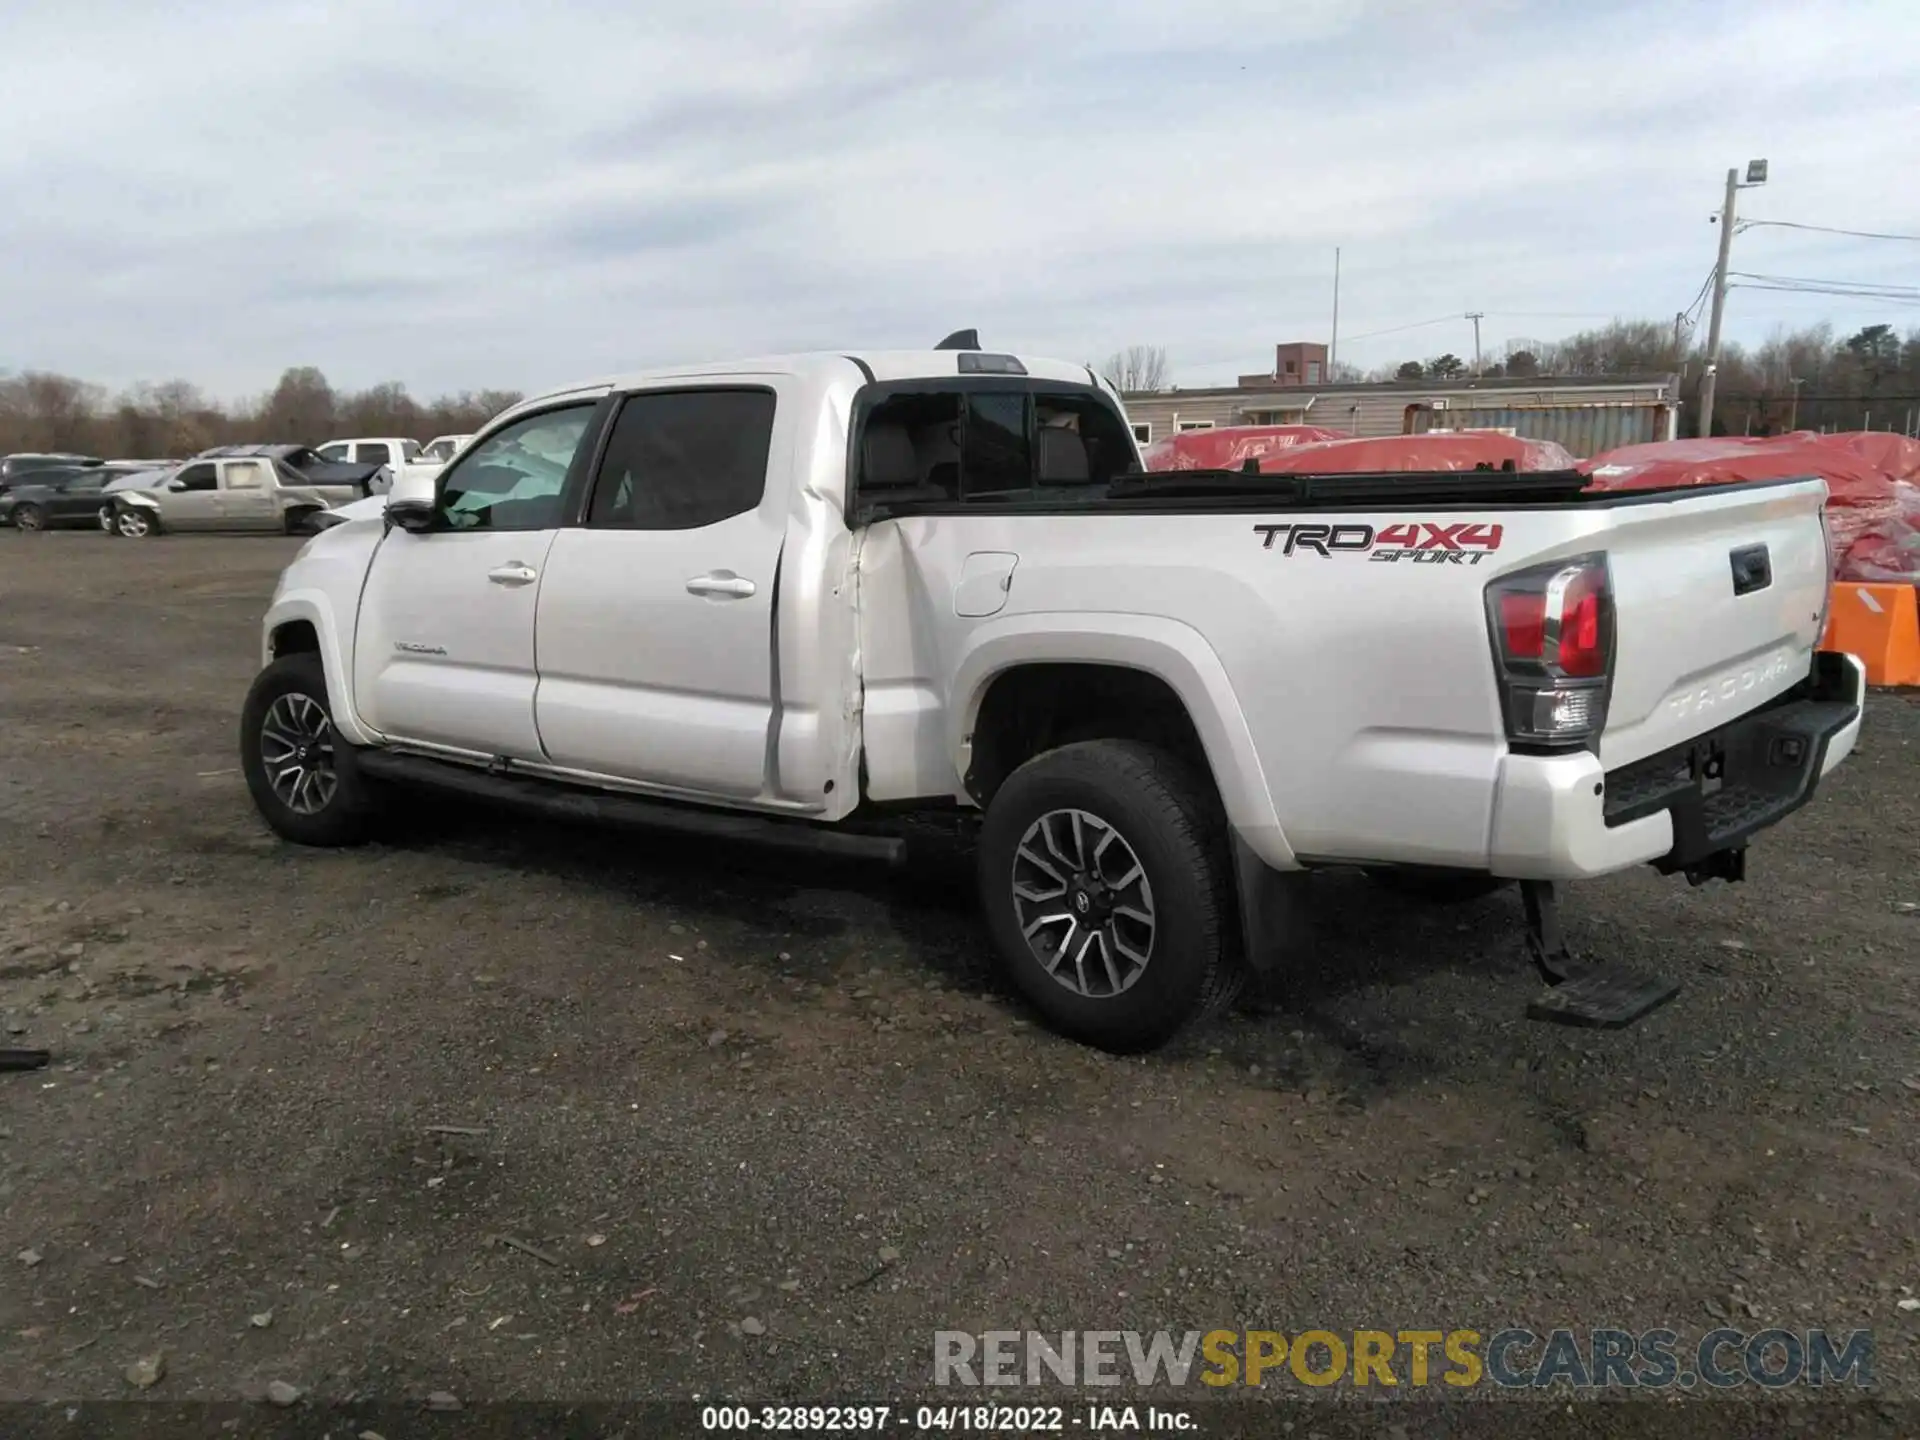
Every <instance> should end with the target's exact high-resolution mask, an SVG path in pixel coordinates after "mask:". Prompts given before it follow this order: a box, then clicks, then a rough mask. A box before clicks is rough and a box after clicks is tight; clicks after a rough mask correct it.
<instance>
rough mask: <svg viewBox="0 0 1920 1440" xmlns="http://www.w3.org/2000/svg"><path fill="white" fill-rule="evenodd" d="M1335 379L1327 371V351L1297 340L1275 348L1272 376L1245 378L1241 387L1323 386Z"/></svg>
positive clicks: (1318, 346) (1245, 376) (1243, 376)
mask: <svg viewBox="0 0 1920 1440" xmlns="http://www.w3.org/2000/svg"><path fill="white" fill-rule="evenodd" d="M1332 378H1333V372H1332V370H1330V369H1329V368H1328V367H1327V347H1326V346H1324V345H1315V344H1314V343H1312V342H1311V341H1306V340H1296V341H1294V342H1293V343H1292V344H1290V345H1276V346H1274V347H1273V374H1271V375H1242V376H1241V377H1240V383H1241V384H1242V385H1244V386H1247V387H1248V388H1250V389H1251V388H1257V387H1260V386H1273V385H1324V384H1325V383H1326V382H1327V381H1329V380H1331V379H1332Z"/></svg>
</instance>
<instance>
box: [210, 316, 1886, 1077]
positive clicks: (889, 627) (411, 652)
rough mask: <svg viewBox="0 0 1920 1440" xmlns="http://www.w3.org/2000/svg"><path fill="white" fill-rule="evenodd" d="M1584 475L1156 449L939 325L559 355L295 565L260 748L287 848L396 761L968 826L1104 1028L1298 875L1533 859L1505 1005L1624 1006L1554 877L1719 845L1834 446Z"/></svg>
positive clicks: (1580, 1012) (1771, 793)
mask: <svg viewBox="0 0 1920 1440" xmlns="http://www.w3.org/2000/svg"><path fill="white" fill-rule="evenodd" d="M1580 484H1581V482H1580V478H1579V477H1578V476H1568V475H1559V474H1554V475H1528V474H1511V473H1507V474H1488V473H1481V474H1448V475H1393V476H1330V477H1329V476H1273V475H1269V476H1259V475H1249V474H1241V473H1226V472H1186V473H1182V474H1170V475H1157V474H1145V473H1142V472H1141V470H1140V466H1139V459H1138V453H1137V450H1136V447H1135V444H1134V441H1133V436H1132V432H1131V429H1130V428H1129V426H1128V423H1127V419H1126V415H1125V413H1124V411H1123V409H1122V407H1121V404H1120V401H1119V398H1118V396H1117V395H1115V393H1114V392H1113V390H1112V389H1111V388H1110V387H1109V386H1108V385H1107V384H1106V383H1105V382H1104V381H1102V380H1100V379H1099V378H1098V377H1097V376H1095V375H1093V374H1092V373H1090V372H1089V371H1088V370H1086V369H1085V368H1084V367H1081V366H1078V365H1072V364H1067V363H1063V362H1056V361H1047V360H1037V359H1022V358H1018V357H1015V356H1011V355H1000V354H991V353H986V352H983V351H982V350H980V349H979V348H978V342H977V340H976V339H975V338H974V337H972V336H971V334H970V333H967V332H963V333H962V334H961V335H960V336H956V337H953V338H952V339H950V340H949V341H948V342H946V343H945V344H943V346H942V347H940V348H937V349H934V350H931V351H910V352H886V353H872V354H864V355H840V354H826V355H810V356H800V357H787V358H777V359H761V360H749V361H743V362H740V363H737V364H725V365H710V366H700V367H694V368H687V369H679V370H673V371H665V372H657V373H648V374H642V375H634V376H629V377H624V378H621V379H617V380H612V381H606V382H602V383H596V384H592V385H583V386H580V387H577V388H573V389H568V390H564V391H560V392H556V393H554V394H550V395H546V396H543V397H541V398H538V399H535V400H530V401H527V402H525V403H522V404H520V405H518V406H516V407H514V408H513V409H511V410H509V411H507V412H505V413H504V414H502V415H501V416H499V417H498V418H497V419H495V420H494V421H493V422H491V423H490V424H489V426H488V427H487V428H486V430H484V431H483V432H482V433H481V434H480V435H479V437H477V439H476V440H475V441H474V442H472V443H471V444H469V445H468V446H467V447H466V448H465V449H464V451H463V452H462V454H461V455H460V457H459V458H458V459H457V460H456V461H455V462H454V463H453V464H451V465H450V466H448V468H447V469H446V471H445V472H444V473H443V474H442V476H441V477H440V479H439V481H438V484H437V486H436V489H435V493H434V496H433V498H431V499H399V498H396V499H395V500H394V501H393V502H392V503H391V504H390V505H389V506H388V507H387V509H386V513H385V515H384V517H382V518H374V519H368V520H364V521H358V522H355V523H349V524H344V525H339V526H336V527H334V528H333V529H330V530H328V531H327V532H326V533H324V534H322V535H320V536H318V537H316V538H315V539H313V540H312V541H310V542H309V543H308V544H307V545H306V546H305V548H304V549H303V550H302V551H301V552H300V554H299V555H298V556H297V557H296V558H295V559H294V560H293V562H292V563H291V564H290V565H289V566H288V568H287V570H286V572H285V574H284V575H283V576H282V577H281V581H280V585H279V588H278V589H277V590H276V591H275V593H274V596H273V600H272V604H271V608H270V609H269V611H268V613H267V616H266V620H265V626H264V654H263V663H264V668H263V670H262V671H261V673H260V675H259V676H258V678H257V679H256V681H255V683H254V685H253V687H252V690H251V692H250V694H249V696H248V698H247V701H246V706H245V713H244V717H243V721H242V730H241V734H242V758H243V761H244V766H245V773H246V778H247V783H248V785H249V788H250V790H251V792H252V795H253V798H254V800H255V802H256V803H257V805H258V807H259V809H260V811H261V813H262V815H263V816H264V817H265V818H266V820H267V822H268V824H269V825H271V826H272V827H273V829H274V830H276V831H277V832H278V833H279V834H281V835H282V836H285V837H287V838H289V839H292V840H295V841H299V842H302V843H306V844H312V845H342V844H350V843H352V842H354V841H357V840H359V839H360V838H362V837H363V836H365V835H366V834H367V833H368V830H369V826H370V824H371V823H372V822H373V821H374V820H375V818H376V816H377V808H378V807H377V802H378V798H379V796H380V794H381V793H382V792H383V791H386V790H387V789H389V788H390V787H406V786H439V787H444V788H449V789H452V790H456V791H462V792H465V793H467V794H469V795H474V796H480V797H483V798H486V799H490V800H494V801H499V802H502V803H506V804H512V805H519V806H524V807H532V808H534V809H538V810H544V811H547V812H557V813H561V814H571V815H575V816H580V817H588V818H596V819H602V820H610V821H637V822H639V823H643V824H653V825H664V826H669V827H679V828H681V829H683V830H696V831H705V832H708V833H714V834H719V835H724V836H740V837H760V838H768V839H774V840H781V839H784V840H786V841H788V842H790V843H796V844H802V845H806V846H809V847H813V848H820V849H828V850H839V851H843V852H845V851H858V852H862V853H867V852H871V853H874V854H876V855H883V856H887V857H890V858H896V859H897V858H899V857H900V856H901V855H902V854H903V853H904V850H905V841H903V839H902V838H901V836H900V835H899V834H898V833H896V832H895V831H894V830H893V829H892V828H891V827H892V825H893V824H894V822H895V820H896V817H898V816H899V815H901V814H902V813H903V812H906V813H909V814H912V815H913V816H914V819H915V821H916V823H924V821H925V814H924V812H941V813H944V814H945V815H946V816H948V817H955V816H958V817H973V816H977V817H979V820H980V823H979V825H978V828H977V837H976V838H977V854H978V865H977V869H978V883H979V889H980V896H981V900H982V903H983V905H984V907H985V913H986V919H987V923H988V927H989V929H990V932H991V934H992V936H993V939H994V942H995V944H996V946H997V948H998V950H999V951H1000V952H1001V954H1002V956H1003V957H1004V959H1005V961H1006V963H1007V965H1008V968H1009V971H1010V974H1011V976H1012V978H1013V980H1014V981H1015V982H1016V983H1017V984H1018V986H1019V987H1020V989H1021V990H1023V991H1024V992H1025V993H1026V995H1027V996H1028V997H1030V998H1031V1000H1032V1001H1033V1002H1034V1003H1035V1005H1036V1006H1037V1007H1038V1008H1039V1009H1040V1010H1041V1011H1042V1012H1043V1013H1044V1014H1045V1016H1046V1017H1047V1018H1048V1019H1049V1021H1050V1022H1051V1023H1053V1024H1054V1025H1055V1026H1057V1027H1058V1028H1059V1029H1061V1030H1062V1031H1064V1032H1066V1033H1068V1034H1071V1035H1073V1036H1076V1037H1078V1038H1081V1039H1083V1040H1086V1041H1089V1042H1091V1043H1094V1044H1098V1045H1101V1046H1103V1047H1107V1048H1111V1049H1116V1050H1133V1049H1142V1048H1147V1047H1151V1046H1154V1045H1156V1044H1158V1043H1160V1042H1162V1041H1164V1040H1166V1039H1167V1038H1168V1037H1169V1036H1171V1035H1172V1034H1173V1033H1174V1032H1175V1031H1177V1030H1178V1029H1180V1028H1181V1027H1182V1026H1183V1025H1184V1024H1186V1023H1188V1022H1190V1021H1192V1020H1195V1019H1196V1018H1198V1017H1200V1016H1202V1015H1204V1014H1206V1013H1208V1012H1210V1011H1211V1010H1213V1009H1216V1008H1218V1007H1219V1006H1220V1005H1222V1004H1224V1003H1225V1002H1226V1001H1227V1000H1228V999H1229V998H1230V997H1231V996H1232V995H1233V994H1234V992H1235V990H1236V988H1237V987H1238V985H1239V983H1240V981H1241V979H1242V978H1243V976H1245V975H1246V973H1247V972H1248V971H1249V970H1255V971H1259V970H1264V969H1267V968H1270V967H1274V966H1283V965H1284V964H1285V963H1286V959H1287V952H1288V948H1289V942H1290V941H1292V942H1294V943H1296V944H1297V937H1298V935H1299V933H1300V931H1299V930H1298V929H1297V922H1298V916H1299V913H1300V912H1299V911H1298V910H1297V908H1296V907H1297V906H1298V904H1299V903H1301V900H1302V895H1301V891H1302V884H1301V881H1302V877H1303V876H1304V875H1306V874H1308V873H1309V872H1310V871H1311V870H1312V869H1314V868H1315V867H1321V866H1360V867H1364V868H1366V869H1368V870H1369V871H1371V872H1372V873H1374V874H1375V875H1376V876H1377V877H1378V878H1380V879H1381V880H1382V881H1384V882H1387V883H1396V884H1398V885H1400V886H1401V887H1402V888H1403V889H1405V890H1408V891H1411V892H1414V893H1423V894H1428V895H1432V896H1434V897H1436V898H1445V897H1447V896H1461V895H1470V894H1475V893H1485V892H1486V891H1487V890H1490V889H1492V888H1494V887H1495V886H1498V885H1501V884H1504V883H1507V882H1509V881H1518V882H1520V884H1521V887H1522V890H1523V894H1524V897H1525V901H1526V904H1525V914H1526V917H1527V934H1528V938H1529V941H1530V946H1531V950H1532V953H1533V956H1534V959H1535V962H1536V963H1537V964H1538V966H1539V968H1540V969H1541V971H1542V973H1543V974H1544V976H1545V978H1546V979H1547V981H1548V986H1547V988H1546V989H1545V990H1543V991H1542V992H1541V996H1540V998H1539V999H1538V1000H1536V1001H1535V1002H1534V1006H1533V1008H1532V1010H1531V1011H1530V1013H1533V1014H1535V1015H1538V1016H1540V1017H1541V1018H1547V1019H1556V1020H1561V1021H1566V1022H1570V1023H1584V1024H1594V1025H1615V1024H1624V1023H1626V1022H1627V1021H1629V1020H1631V1019H1634V1018H1637V1016H1639V1015H1640V1014H1643V1013H1645V1012H1646V1011H1647V1010H1648V1009H1650V1008H1651V1007H1652V1006H1654V1005H1656V1004H1658V1003H1660V1002H1661V1001H1662V1000H1665V999H1667V998H1668V997H1670V996H1671V995H1672V993H1673V992H1674V990H1675V989H1677V988H1678V987H1677V985H1675V984H1674V983H1672V982H1671V981H1669V980H1666V979H1662V978H1658V977H1647V976H1640V975H1633V974H1630V973H1627V972H1621V971H1618V970H1615V969H1613V968H1611V967H1608V966H1605V965H1597V966H1590V965H1587V964H1585V963H1584V962H1580V961H1576V960H1575V959H1574V958H1573V957H1572V956H1571V955H1569V954H1568V953H1567V950H1566V947H1565V945H1564V944H1563V943H1562V942H1561V940H1560V939H1559V933H1558V927H1557V923H1556V913H1555V906H1554V898H1555V894H1556V889H1555V886H1556V883H1557V882H1560V881H1567V880H1577V879H1581V878H1583V877H1588V876H1596V875H1602V874H1606V873H1608V872H1611V871H1617V870H1620V869H1623V868H1626V867H1629V866H1636V865H1641V864H1648V863H1651V864H1653V865H1655V866H1657V867H1658V868H1659V869H1661V870H1662V871H1664V872H1669V873H1671V872H1681V873H1684V874H1685V875H1686V876H1687V877H1688V878H1689V879H1691V880H1693V881H1695V882H1696V883H1697V882H1700V881H1703V880H1705V879H1708V878H1713V877H1720V878H1724V879H1728V880H1737V879H1740V878H1742V876H1743V873H1744V857H1745V854H1746V849H1745V847H1746V845H1747V842H1748V840H1749V838H1750V837H1751V836H1752V835H1753V834H1754V833H1755V832H1756V831H1757V830H1759V829H1761V828H1763V827H1765V826H1767V825H1770V824H1772V823H1774V822H1776V821H1778V820H1780V819H1781V818H1782V817H1784V816H1785V815H1786V814H1788V813H1789V812H1790V811H1792V810H1794V809H1795V808H1797V807H1798V806H1799V805H1801V804H1803V803H1804V802H1805V801H1806V800H1807V799H1808V798H1809V796H1810V794H1811V793H1812V791H1813V789H1814V787H1815V785H1816V783H1817V782H1818V780H1819V779H1820V777H1821V776H1822V775H1824V774H1825V773H1826V772H1827V771H1829V770H1831V769H1832V768H1833V767H1834V766H1835V765H1837V764H1839V763H1840V762H1841V761H1842V760H1843V759H1844V758H1845V757H1846V756H1847V754H1848V753H1849V752H1850V751H1851V750H1852V748H1853V746H1854V743H1855V738H1856V736H1857V734H1858V730H1859V725H1860V713H1861V705H1862V701H1863V696H1864V693H1865V685H1864V671H1863V668H1862V667H1861V665H1860V664H1859V662H1858V661H1857V660H1855V659H1854V658H1853V657H1850V656H1846V655H1840V654H1826V653H1816V646H1817V642H1818V640H1819V637H1820V635H1821V633H1822V629H1823V625H1824V612H1825V609H1826V604H1827V595H1828V561H1827V547H1826V543H1825V539H1824V521H1823V508H1824V498H1825V490H1824V486H1823V485H1822V483H1821V482H1820V481H1818V480H1806V481H1786V482H1780V483H1773V484H1763V485H1744V486H1735V487H1728V488H1721V489H1713V490H1698V489H1695V490H1689V491H1686V492H1684V493H1674V492H1637V493H1622V494H1594V493H1583V492H1582V491H1581V489H1580ZM962 828H965V827H964V826H963V827H962Z"/></svg>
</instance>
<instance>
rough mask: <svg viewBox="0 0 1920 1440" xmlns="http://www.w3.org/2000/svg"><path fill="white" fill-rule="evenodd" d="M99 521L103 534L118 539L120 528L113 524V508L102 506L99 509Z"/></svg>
mask: <svg viewBox="0 0 1920 1440" xmlns="http://www.w3.org/2000/svg"><path fill="white" fill-rule="evenodd" d="M99 520H100V529H101V532H102V533H103V534H106V535H110V536H112V537H113V538H114V539H116V540H118V539H119V538H120V528H119V527H118V526H117V525H115V524H114V523H113V521H114V515H113V506H111V505H102V506H101V507H100V516H99Z"/></svg>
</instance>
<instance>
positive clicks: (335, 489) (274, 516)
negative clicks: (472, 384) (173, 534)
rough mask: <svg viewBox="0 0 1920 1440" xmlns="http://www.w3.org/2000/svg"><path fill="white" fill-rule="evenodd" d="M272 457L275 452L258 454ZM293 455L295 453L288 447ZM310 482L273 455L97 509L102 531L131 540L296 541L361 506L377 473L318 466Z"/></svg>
mask: <svg viewBox="0 0 1920 1440" xmlns="http://www.w3.org/2000/svg"><path fill="white" fill-rule="evenodd" d="M261 448H262V449H269V448H274V447H261ZM289 448H298V447H289ZM319 468H320V469H321V470H323V471H329V472H336V473H333V474H329V475H315V474H313V473H309V472H303V471H301V470H300V469H298V468H296V467H295V466H293V465H290V464H288V463H287V462H286V461H285V460H284V459H282V458H280V457H279V456H277V455H273V454H266V453H261V454H253V455H237V456H228V457H223V458H220V459H213V460H190V461H188V462H187V463H186V464H185V465H182V466H181V467H180V468H179V469H178V470H176V471H174V472H173V473H172V474H170V475H167V476H166V477H165V478H164V479H162V480H160V481H159V482H158V483H157V484H155V485H153V486H151V487H150V488H147V489H137V490H123V491H120V492H118V493H116V494H114V495H112V496H111V497H110V498H109V499H108V501H107V503H106V504H105V505H100V506H97V507H96V513H97V515H98V523H99V524H100V526H101V528H102V529H105V530H108V531H110V532H111V533H112V534H116V535H121V536H125V537H126V538H128V539H135V540H138V539H146V538H148V537H150V536H153V535H157V534H160V533H161V532H162V531H165V530H260V531H273V532H276V533H279V534H285V535H296V534H302V533H305V532H306V531H308V529H309V528H310V522H311V520H312V517H313V516H315V515H317V514H319V513H321V512H323V511H325V510H328V509H330V508H331V507H332V506H334V505H336V504H344V503H346V502H348V501H352V500H356V499H360V498H363V497H364V496H366V495H367V494H368V493H369V487H370V485H371V483H372V481H373V479H374V477H375V476H376V475H377V473H378V471H379V469H380V467H379V466H356V465H345V466H341V465H322V466H321V467H319Z"/></svg>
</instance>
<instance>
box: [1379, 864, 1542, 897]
mask: <svg viewBox="0 0 1920 1440" xmlns="http://www.w3.org/2000/svg"><path fill="white" fill-rule="evenodd" d="M1367 877H1368V878H1369V879H1370V880H1372V881H1374V882H1375V883H1376V884H1380V885H1384V886H1386V888H1387V889H1389V890H1394V891H1398V892H1399V893H1400V894H1402V895H1404V896H1406V897H1407V898H1408V899H1409V900H1425V901H1427V902H1429V903H1430V904H1434V905H1464V904H1465V903H1466V902H1468V901H1469V900H1479V899H1482V898H1484V897H1486V896H1488V895H1491V894H1493V893H1494V892H1495V891H1497V890H1504V889H1505V888H1506V887H1507V886H1509V885H1511V884H1512V883H1513V881H1511V880H1507V879H1504V878H1502V877H1501V876H1498V875H1489V874H1487V873H1486V872H1485V871H1483V870H1422V869H1419V868H1417V867H1408V868H1406V869H1395V868H1393V867H1391V866H1385V867H1382V868H1380V869H1378V870H1369V871H1367Z"/></svg>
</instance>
